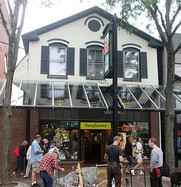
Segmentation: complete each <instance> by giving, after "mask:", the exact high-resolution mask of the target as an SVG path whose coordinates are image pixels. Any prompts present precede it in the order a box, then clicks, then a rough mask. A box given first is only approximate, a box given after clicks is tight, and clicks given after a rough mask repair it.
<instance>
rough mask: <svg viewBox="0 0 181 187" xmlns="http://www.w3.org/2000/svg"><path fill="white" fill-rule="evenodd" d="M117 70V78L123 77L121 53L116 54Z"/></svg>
mask: <svg viewBox="0 0 181 187" xmlns="http://www.w3.org/2000/svg"><path fill="white" fill-rule="evenodd" d="M117 58H118V59H117V61H118V63H117V70H118V77H121V78H122V77H123V51H118V52H117Z"/></svg>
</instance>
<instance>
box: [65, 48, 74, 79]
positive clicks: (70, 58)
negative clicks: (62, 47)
mask: <svg viewBox="0 0 181 187" xmlns="http://www.w3.org/2000/svg"><path fill="white" fill-rule="evenodd" d="M74 54H75V49H74V48H71V47H70V48H68V52H67V75H74V66H75V64H74V58H75V56H74Z"/></svg>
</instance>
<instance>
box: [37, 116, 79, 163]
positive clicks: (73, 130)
mask: <svg viewBox="0 0 181 187" xmlns="http://www.w3.org/2000/svg"><path fill="white" fill-rule="evenodd" d="M40 124H41V125H40V127H41V129H40V132H41V135H42V137H43V138H47V139H48V140H49V141H51V140H53V139H54V140H56V142H57V147H58V148H59V150H60V155H61V157H60V159H61V160H66V159H68V160H70V159H73V160H77V159H78V154H79V137H78V122H77V121H52V120H49V121H47V120H46V121H44V120H41V121H40Z"/></svg>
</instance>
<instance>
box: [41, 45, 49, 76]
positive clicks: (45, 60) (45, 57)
mask: <svg viewBox="0 0 181 187" xmlns="http://www.w3.org/2000/svg"><path fill="white" fill-rule="evenodd" d="M48 64H49V47H48V46H41V70H40V71H41V74H47V73H48Z"/></svg>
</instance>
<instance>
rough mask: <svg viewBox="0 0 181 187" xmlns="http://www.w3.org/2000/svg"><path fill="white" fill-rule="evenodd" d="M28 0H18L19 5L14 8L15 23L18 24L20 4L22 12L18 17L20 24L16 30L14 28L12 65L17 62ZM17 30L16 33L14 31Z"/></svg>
mask: <svg viewBox="0 0 181 187" xmlns="http://www.w3.org/2000/svg"><path fill="white" fill-rule="evenodd" d="M27 3H28V0H20V1H19V5H17V7H16V8H15V25H17V24H18V19H19V16H18V12H19V11H20V8H21V6H22V14H21V18H20V25H19V27H18V28H16V30H14V49H13V50H14V55H15V56H14V62H13V65H14V67H15V66H16V62H17V54H18V50H19V42H20V37H21V32H22V29H23V25H24V19H25V12H26V6H27ZM16 32H17V33H16Z"/></svg>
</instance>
